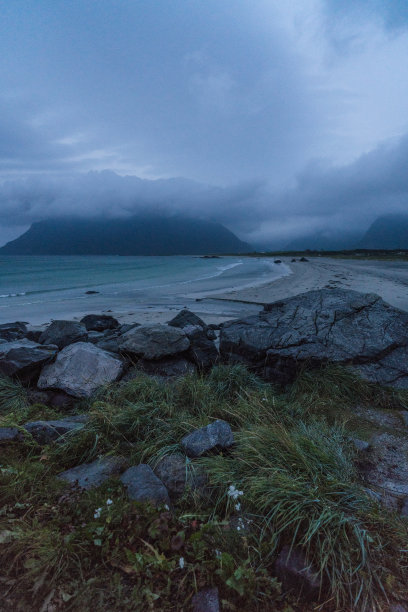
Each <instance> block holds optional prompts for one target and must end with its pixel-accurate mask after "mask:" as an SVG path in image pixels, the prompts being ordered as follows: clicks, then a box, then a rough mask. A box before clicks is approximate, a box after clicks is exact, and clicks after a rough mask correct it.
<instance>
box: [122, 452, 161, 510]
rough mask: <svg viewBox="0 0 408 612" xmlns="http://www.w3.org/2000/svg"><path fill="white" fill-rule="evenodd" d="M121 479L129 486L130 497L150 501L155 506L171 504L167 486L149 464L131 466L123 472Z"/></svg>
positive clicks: (139, 500) (138, 500) (140, 500)
mask: <svg viewBox="0 0 408 612" xmlns="http://www.w3.org/2000/svg"><path fill="white" fill-rule="evenodd" d="M120 480H121V481H122V482H123V484H124V485H125V486H126V488H127V493H128V496H129V499H132V500H133V501H137V502H150V503H152V504H153V505H155V506H158V505H160V504H168V505H170V498H169V494H168V491H167V489H166V487H165V486H164V484H163V483H162V481H161V480H160V479H159V478H158V477H157V476H156V474H155V473H154V472H153V470H152V468H151V467H150V466H149V465H147V464H145V463H141V464H140V465H135V466H133V467H130V468H129V469H127V470H126V472H124V474H122V476H121V478H120Z"/></svg>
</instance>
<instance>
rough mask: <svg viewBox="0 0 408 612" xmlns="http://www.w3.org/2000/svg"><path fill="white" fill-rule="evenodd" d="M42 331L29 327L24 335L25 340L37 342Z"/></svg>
mask: <svg viewBox="0 0 408 612" xmlns="http://www.w3.org/2000/svg"><path fill="white" fill-rule="evenodd" d="M42 333H43V332H42V331H41V329H29V330H28V332H27V333H26V335H25V337H26V338H27V340H31V341H32V342H38V343H39V342H40V338H41V334H42Z"/></svg>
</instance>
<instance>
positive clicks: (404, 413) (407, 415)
mask: <svg viewBox="0 0 408 612" xmlns="http://www.w3.org/2000/svg"><path fill="white" fill-rule="evenodd" d="M400 415H401V417H402V420H403V422H404V424H405V425H407V427H408V410H401V411H400Z"/></svg>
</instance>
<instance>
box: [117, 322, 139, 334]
mask: <svg viewBox="0 0 408 612" xmlns="http://www.w3.org/2000/svg"><path fill="white" fill-rule="evenodd" d="M135 327H140V323H123V324H122V325H121V326H120V327H119V330H118V331H119V334H120V335H121V336H122V335H123V334H125V333H126V332H128V331H130V330H131V329H134V328H135Z"/></svg>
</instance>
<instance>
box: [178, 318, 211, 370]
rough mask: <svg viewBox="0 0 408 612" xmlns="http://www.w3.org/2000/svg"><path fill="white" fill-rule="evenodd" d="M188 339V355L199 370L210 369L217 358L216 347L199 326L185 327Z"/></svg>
mask: <svg viewBox="0 0 408 612" xmlns="http://www.w3.org/2000/svg"><path fill="white" fill-rule="evenodd" d="M184 331H185V333H186V334H187V337H188V339H189V340H190V349H189V357H190V359H191V360H192V361H194V363H195V364H196V365H197V367H198V368H199V369H200V370H204V371H206V370H208V369H210V368H211V367H212V366H213V365H214V364H215V363H216V362H217V361H218V358H219V353H218V350H217V347H216V346H215V344H214V342H213V340H210V339H209V337H208V335H207V333H206V332H204V331H203V330H202V329H201V328H200V327H185V328H184Z"/></svg>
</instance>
